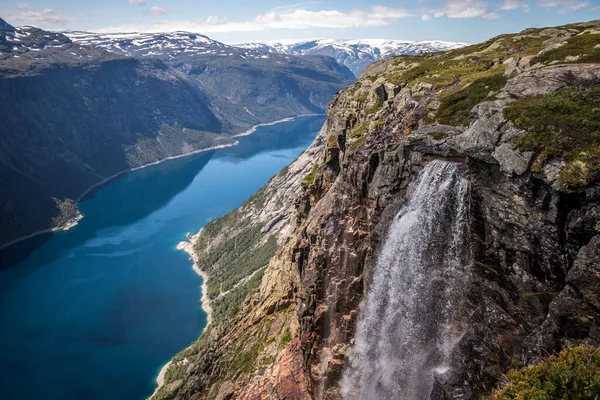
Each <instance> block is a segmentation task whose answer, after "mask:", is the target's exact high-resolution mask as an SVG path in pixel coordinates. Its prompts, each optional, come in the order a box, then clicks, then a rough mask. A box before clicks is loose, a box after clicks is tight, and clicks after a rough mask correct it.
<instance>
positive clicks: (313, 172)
mask: <svg viewBox="0 0 600 400" xmlns="http://www.w3.org/2000/svg"><path fill="white" fill-rule="evenodd" d="M319 167H320V164H318V163H317V164H315V165H313V167H312V169H311V170H310V172H309V173H308V175H306V176H305V177H304V178H302V182H304V183H305V184H307V185H312V184H313V183H315V179H316V178H317V172H318V171H319Z"/></svg>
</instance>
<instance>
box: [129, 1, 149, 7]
mask: <svg viewBox="0 0 600 400" xmlns="http://www.w3.org/2000/svg"><path fill="white" fill-rule="evenodd" d="M129 4H133V5H134V6H145V5H146V0H129Z"/></svg>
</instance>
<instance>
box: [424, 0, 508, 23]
mask: <svg viewBox="0 0 600 400" xmlns="http://www.w3.org/2000/svg"><path fill="white" fill-rule="evenodd" d="M511 1H514V0H511ZM517 1H520V0H517ZM442 6H443V8H439V9H433V10H427V11H426V13H425V15H427V16H428V17H429V16H430V15H431V14H433V16H434V17H435V18H440V17H444V16H445V17H448V18H487V19H498V18H500V14H498V13H496V12H493V11H492V10H490V8H489V5H488V3H487V1H482V0H444V1H442ZM428 17H425V18H428ZM421 19H423V17H421ZM425 20H427V19H425Z"/></svg>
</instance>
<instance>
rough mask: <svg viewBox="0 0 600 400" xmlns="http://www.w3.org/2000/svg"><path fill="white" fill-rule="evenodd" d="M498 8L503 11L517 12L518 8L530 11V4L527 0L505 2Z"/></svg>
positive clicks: (508, 0)
mask: <svg viewBox="0 0 600 400" xmlns="http://www.w3.org/2000/svg"><path fill="white" fill-rule="evenodd" d="M498 8H499V9H500V10H503V11H508V10H516V9H517V8H522V9H523V11H529V4H528V3H527V1H526V0H504V2H503V3H502V4H500V7H498Z"/></svg>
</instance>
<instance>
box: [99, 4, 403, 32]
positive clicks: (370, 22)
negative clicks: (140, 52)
mask: <svg viewBox="0 0 600 400" xmlns="http://www.w3.org/2000/svg"><path fill="white" fill-rule="evenodd" d="M410 16H413V14H412V13H410V12H408V11H406V10H405V9H403V8H390V7H385V6H373V7H371V9H370V10H364V9H353V10H351V11H349V12H341V11H337V10H321V11H309V10H305V9H297V10H293V11H285V12H280V11H270V12H267V13H264V14H260V15H257V16H256V17H255V18H254V19H253V20H251V21H244V22H236V21H231V20H229V19H227V18H223V17H218V16H211V17H207V18H198V19H190V20H161V21H153V22H150V23H147V24H144V25H121V26H116V27H108V28H104V29H101V30H100V32H118V31H139V32H169V31H173V30H185V31H193V32H202V33H211V32H212V33H214V32H218V33H223V32H253V31H266V30H273V29H310V28H331V29H339V28H364V27H377V26H386V25H390V24H391V22H392V21H394V20H397V19H400V18H406V17H410Z"/></svg>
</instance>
